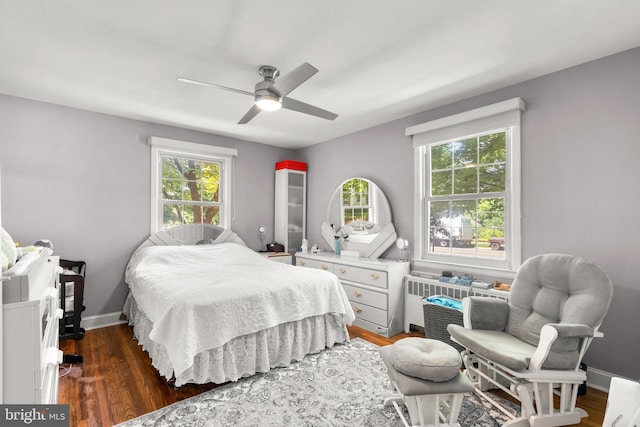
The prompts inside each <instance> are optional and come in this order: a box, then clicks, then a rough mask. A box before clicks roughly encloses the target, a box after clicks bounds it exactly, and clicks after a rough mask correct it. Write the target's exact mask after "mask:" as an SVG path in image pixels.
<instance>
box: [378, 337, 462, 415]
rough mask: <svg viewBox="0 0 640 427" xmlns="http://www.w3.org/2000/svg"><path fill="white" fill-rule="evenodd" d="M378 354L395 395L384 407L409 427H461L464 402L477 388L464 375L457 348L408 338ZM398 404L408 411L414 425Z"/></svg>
mask: <svg viewBox="0 0 640 427" xmlns="http://www.w3.org/2000/svg"><path fill="white" fill-rule="evenodd" d="M378 351H379V353H380V357H381V358H382V360H383V361H384V364H385V365H386V367H387V373H388V375H389V388H390V389H391V390H392V391H393V392H394V395H393V396H391V397H389V398H387V399H385V401H384V405H385V406H389V405H393V406H394V407H395V408H396V411H398V414H399V415H400V418H401V419H402V422H403V423H404V425H405V426H406V427H414V426H421V427H426V426H459V424H458V423H457V419H458V415H459V413H460V407H461V406H462V399H463V397H464V394H465V393H471V392H473V385H472V384H471V381H470V380H469V378H467V376H466V375H464V374H463V373H462V372H460V368H461V366H462V359H461V357H460V353H458V351H457V350H456V349H455V348H453V347H451V346H450V345H449V344H446V343H444V342H442V341H438V340H430V339H425V338H404V339H401V340H399V341H397V342H396V343H394V344H392V345H389V346H386V347H381V348H380V349H379V350H378ZM398 404H403V405H405V406H406V407H407V409H408V411H409V418H410V420H411V422H412V424H409V423H408V422H407V420H406V419H405V417H404V416H403V414H402V410H401V408H400V406H399V405H398ZM443 408H444V409H447V410H446V411H443ZM442 420H444V423H442V422H441V421H442Z"/></svg>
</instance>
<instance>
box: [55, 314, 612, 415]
mask: <svg viewBox="0 0 640 427" xmlns="http://www.w3.org/2000/svg"><path fill="white" fill-rule="evenodd" d="M349 332H350V335H351V337H352V338H356V337H360V338H362V339H364V340H367V341H369V342H372V343H374V344H376V345H380V346H382V345H387V344H391V343H393V342H395V341H397V340H398V339H400V338H404V337H407V336H411V335H413V336H422V335H419V334H418V333H412V334H410V335H407V334H399V335H396V336H395V337H393V338H384V337H382V336H380V335H377V334H374V333H372V332H368V331H366V330H364V329H361V328H357V327H349ZM60 348H61V350H62V351H63V352H64V353H65V354H73V353H77V354H80V355H82V356H83V358H84V362H83V363H82V364H79V365H73V366H71V368H70V369H69V372H68V373H67V374H66V375H65V376H63V377H62V378H60V388H59V397H58V402H59V403H67V404H69V411H70V418H71V420H70V425H71V426H111V425H114V424H118V423H121V422H123V421H126V420H129V419H132V418H135V417H137V416H140V415H142V414H145V413H147V412H151V411H154V410H156V409H159V408H162V407H163V406H167V405H169V404H171V403H174V402H178V401H180V400H183V399H186V398H188V397H191V396H194V395H196V394H199V393H202V392H204V391H207V390H210V389H212V388H214V387H216V385H213V384H206V385H185V386H183V387H180V388H179V389H175V388H173V387H171V386H169V385H168V384H167V382H166V381H165V380H164V379H163V378H162V377H160V375H159V374H158V373H157V372H156V370H155V369H154V368H153V366H151V360H150V359H149V357H148V356H147V353H146V352H144V351H142V349H141V347H140V346H138V343H137V341H136V340H134V339H133V332H132V330H131V328H130V327H129V326H127V325H117V326H110V327H107V328H101V329H94V330H90V331H87V333H86V335H85V337H84V338H83V339H81V340H78V341H74V340H65V341H62V342H61V343H60ZM64 372H65V369H63V368H61V369H60V373H61V374H63V373H64ZM606 402H607V395H606V393H603V392H600V391H598V390H594V389H591V388H590V389H589V390H588V392H587V394H586V395H585V396H580V397H578V406H580V407H581V408H583V409H585V410H586V411H587V412H588V413H589V417H588V418H584V419H583V420H582V423H581V424H580V425H581V426H601V425H602V421H603V419H604V410H605V407H606Z"/></svg>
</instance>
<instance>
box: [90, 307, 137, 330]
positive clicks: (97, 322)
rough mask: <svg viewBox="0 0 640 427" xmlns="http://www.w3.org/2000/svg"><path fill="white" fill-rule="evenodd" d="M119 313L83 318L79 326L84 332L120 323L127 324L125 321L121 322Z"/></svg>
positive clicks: (120, 313)
mask: <svg viewBox="0 0 640 427" xmlns="http://www.w3.org/2000/svg"><path fill="white" fill-rule="evenodd" d="M121 315H122V312H121V311H118V312H115V313H106V314H98V315H96V316H87V317H83V318H82V320H81V321H80V326H81V327H83V328H85V329H86V330H90V329H98V328H105V327H107V326H113V325H119V324H121V323H127V321H126V320H121V319H120V316H121Z"/></svg>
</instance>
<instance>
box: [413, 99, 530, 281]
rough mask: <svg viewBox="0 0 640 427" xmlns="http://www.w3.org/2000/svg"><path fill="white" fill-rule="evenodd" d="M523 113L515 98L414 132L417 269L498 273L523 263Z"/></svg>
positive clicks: (506, 272) (506, 274) (508, 272)
mask: <svg viewBox="0 0 640 427" xmlns="http://www.w3.org/2000/svg"><path fill="white" fill-rule="evenodd" d="M522 110H524V102H523V101H522V100H521V99H520V98H515V99H511V100H508V101H504V102H501V103H498V104H493V105H489V106H487V107H482V108H478V109H476V110H472V111H468V112H466V113H461V114H457V115H455V116H450V117H446V118H443V119H439V120H434V121H432V122H428V123H423V124H420V125H417V126H413V127H411V128H408V129H407V135H410V136H412V137H413V144H414V150H415V155H414V162H415V176H416V178H415V188H416V194H415V229H416V236H415V241H416V244H415V245H416V251H415V252H416V253H415V258H416V259H415V260H414V262H415V264H416V266H417V267H425V268H432V269H435V270H455V271H457V272H461V273H462V272H465V273H467V272H468V273H475V274H487V275H491V276H494V277H510V276H511V275H512V272H513V271H515V270H516V269H517V268H518V266H519V265H520V257H521V250H520V112H521V111H522ZM490 270H491V271H490Z"/></svg>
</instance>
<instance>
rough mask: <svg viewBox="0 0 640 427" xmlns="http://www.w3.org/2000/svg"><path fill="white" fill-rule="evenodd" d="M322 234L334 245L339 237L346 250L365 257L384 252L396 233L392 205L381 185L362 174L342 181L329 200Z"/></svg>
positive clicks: (342, 247) (392, 242)
mask: <svg viewBox="0 0 640 427" xmlns="http://www.w3.org/2000/svg"><path fill="white" fill-rule="evenodd" d="M322 236H323V237H324V239H325V240H326V241H327V243H328V244H329V245H330V246H331V247H332V248H333V247H334V243H335V236H339V237H340V243H341V249H342V250H343V251H346V252H345V253H349V252H353V253H357V254H358V256H361V257H366V258H378V257H379V256H380V255H382V253H383V252H384V251H385V250H387V248H388V247H389V246H391V245H393V244H394V242H395V239H396V237H397V235H396V230H395V227H394V226H393V222H392V219H391V207H390V206H389V202H388V201H387V197H386V196H385V195H384V193H383V192H382V190H381V189H380V187H378V186H377V185H376V184H375V183H374V182H373V181H371V180H368V179H366V178H360V177H355V178H350V179H348V180H346V181H345V182H343V183H342V184H340V186H339V187H338V188H336V190H335V191H334V192H333V195H332V196H331V199H330V200H329V205H328V207H327V216H326V221H325V222H324V223H323V224H322Z"/></svg>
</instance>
